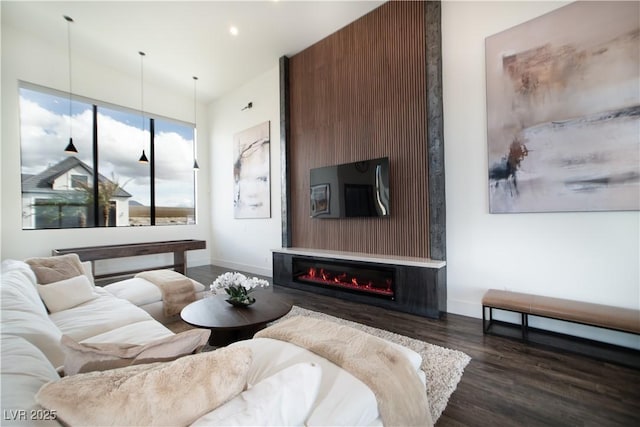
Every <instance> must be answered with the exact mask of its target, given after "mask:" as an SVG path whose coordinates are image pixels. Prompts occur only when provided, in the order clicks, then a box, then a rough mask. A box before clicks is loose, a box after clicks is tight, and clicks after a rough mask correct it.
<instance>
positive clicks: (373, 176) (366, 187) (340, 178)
mask: <svg viewBox="0 0 640 427" xmlns="http://www.w3.org/2000/svg"><path fill="white" fill-rule="evenodd" d="M309 183H310V202H311V206H310V207H311V217H312V218H321V219H322V218H363V217H388V216H390V215H391V212H390V209H389V207H390V202H389V200H390V199H389V158H388V157H381V158H378V159H369V160H362V161H358V162H352V163H344V164H340V165H333V166H325V167H320V168H314V169H311V171H310V180H309Z"/></svg>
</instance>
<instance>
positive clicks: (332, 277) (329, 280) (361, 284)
mask: <svg viewBox="0 0 640 427" xmlns="http://www.w3.org/2000/svg"><path fill="white" fill-rule="evenodd" d="M298 279H301V280H307V281H310V282H313V283H317V284H325V285H331V286H338V287H342V288H349V289H358V290H366V291H368V292H372V293H376V294H381V295H387V296H393V281H392V279H385V281H384V282H380V283H379V284H378V285H377V286H376V285H375V284H374V282H373V281H372V280H368V279H363V278H359V277H355V276H350V275H348V274H347V273H345V272H331V271H327V270H325V269H324V268H317V267H309V268H308V269H307V271H306V274H305V273H303V274H300V275H299V276H298Z"/></svg>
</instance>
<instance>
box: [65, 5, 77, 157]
mask: <svg viewBox="0 0 640 427" xmlns="http://www.w3.org/2000/svg"><path fill="white" fill-rule="evenodd" d="M62 17H63V18H64V19H65V21H67V55H68V57H69V143H68V144H67V146H66V147H65V149H64V152H65V153H67V154H78V150H77V149H76V146H75V145H73V136H72V133H71V129H72V124H71V123H72V115H71V114H72V111H71V94H72V90H71V23H72V22H73V19H72V18H71V17H70V16H66V15H63V16H62Z"/></svg>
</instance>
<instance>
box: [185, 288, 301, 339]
mask: <svg viewBox="0 0 640 427" xmlns="http://www.w3.org/2000/svg"><path fill="white" fill-rule="evenodd" d="M251 295H252V296H253V297H254V298H255V299H256V302H255V303H254V304H252V305H250V306H248V307H234V306H232V305H231V304H229V303H227V302H226V301H225V300H226V299H227V298H228V297H229V296H228V295H227V294H226V293H224V291H222V293H219V294H218V295H215V296H206V297H204V298H202V299H200V300H198V301H195V302H192V303H191V304H189V305H188V306H186V307H185V308H183V309H182V312H181V313H180V317H181V318H182V320H184V321H185V322H187V323H189V324H190V325H193V326H196V327H199V328H208V329H211V330H219V331H230V330H237V329H245V328H251V327H253V326H257V325H263V324H266V323H269V322H272V321H274V320H277V319H279V318H281V317H282V316H284V315H285V314H287V313H288V312H289V311H290V310H291V303H290V302H289V301H288V300H287V299H285V298H282V297H280V296H278V295H276V294H274V293H273V292H272V291H264V290H258V291H255V292H253V293H251Z"/></svg>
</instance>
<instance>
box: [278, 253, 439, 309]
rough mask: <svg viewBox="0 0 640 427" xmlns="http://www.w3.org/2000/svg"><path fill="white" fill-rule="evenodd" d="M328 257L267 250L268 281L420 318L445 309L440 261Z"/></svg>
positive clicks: (328, 255)
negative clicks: (270, 277) (270, 271)
mask: <svg viewBox="0 0 640 427" xmlns="http://www.w3.org/2000/svg"><path fill="white" fill-rule="evenodd" d="M343 254H344V253H341V256H340V257H339V258H337V257H336V258H332V257H331V254H330V253H327V255H326V256H325V254H324V253H323V254H322V256H318V255H310V254H309V252H307V251H296V250H295V249H293V250H292V248H287V249H283V250H281V251H279V250H274V251H273V283H274V284H276V285H280V286H285V287H289V288H294V289H300V290H304V291H309V292H315V293H318V294H322V295H328V296H332V297H337V298H342V299H346V300H349V301H354V302H359V303H365V304H370V305H375V306H378V307H383V308H388V309H392V310H397V311H401V312H405V313H411V314H417V315H420V316H425V317H431V318H440V317H441V316H442V315H443V314H445V313H446V311H447V291H446V278H445V275H446V267H445V266H444V263H443V262H442V263H439V262H435V263H433V266H432V265H428V264H429V263H427V262H425V263H424V264H421V263H403V262H402V260H398V263H394V262H393V261H392V260H391V261H387V260H385V262H380V261H379V260H376V259H375V258H374V257H372V260H371V261H369V260H363V259H362V257H354V258H356V259H352V260H351V259H345V257H344V256H342V255H343Z"/></svg>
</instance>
